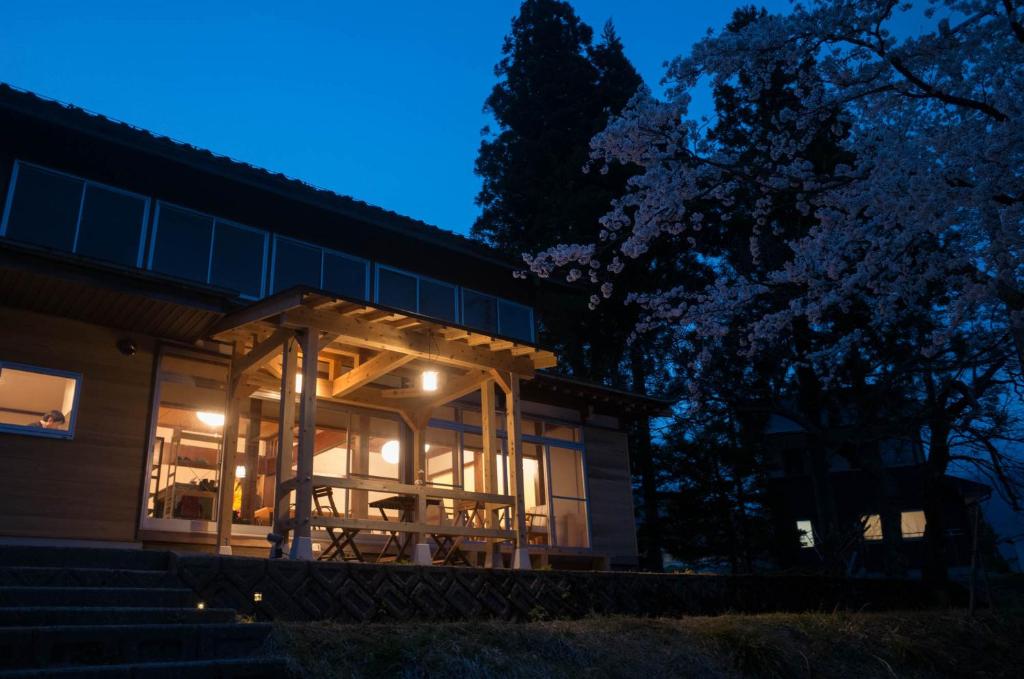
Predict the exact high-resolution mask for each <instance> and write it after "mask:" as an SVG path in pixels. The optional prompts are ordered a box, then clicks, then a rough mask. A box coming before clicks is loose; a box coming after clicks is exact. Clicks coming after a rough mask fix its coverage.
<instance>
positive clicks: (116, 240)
mask: <svg viewBox="0 0 1024 679" xmlns="http://www.w3.org/2000/svg"><path fill="white" fill-rule="evenodd" d="M145 220H146V199H145V198H143V197H142V196H136V195H134V194H131V193H125V192H124V191H115V190H113V189H108V188H104V187H102V186H97V185H95V184H87V185H86V187H85V197H84V198H83V200H82V217H81V220H80V221H79V224H78V242H77V244H76V246H75V252H76V253H77V254H80V255H84V256H86V257H92V258H94V259H101V260H104V261H107V262H113V263H114V264H121V265H122V266H132V267H135V266H139V264H140V263H141V262H140V253H141V252H142V238H143V224H144V223H145Z"/></svg>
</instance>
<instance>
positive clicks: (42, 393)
mask: <svg viewBox="0 0 1024 679" xmlns="http://www.w3.org/2000/svg"><path fill="white" fill-rule="evenodd" d="M81 381H82V377H81V375H78V374H76V373H67V372H62V371H56V370H47V369H45V368H34V367H31V366H25V365H20V364H17V363H7V362H3V361H0V432H12V433H17V434H30V435H33V436H50V437H55V438H71V437H72V436H73V435H74V433H75V414H76V412H77V410H78V397H79V391H80V386H81Z"/></svg>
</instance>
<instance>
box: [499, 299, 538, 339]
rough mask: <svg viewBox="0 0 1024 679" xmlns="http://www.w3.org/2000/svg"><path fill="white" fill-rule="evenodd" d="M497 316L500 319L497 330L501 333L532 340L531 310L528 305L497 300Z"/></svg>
mask: <svg viewBox="0 0 1024 679" xmlns="http://www.w3.org/2000/svg"><path fill="white" fill-rule="evenodd" d="M498 318H499V319H501V327H500V328H499V329H498V332H499V333H501V334H502V335H505V336H506V337H514V338H515V339H521V340H526V341H528V342H532V341H533V310H532V309H530V307H528V306H523V305H522V304H516V303H515V302H509V301H507V300H504V299H502V300H498Z"/></svg>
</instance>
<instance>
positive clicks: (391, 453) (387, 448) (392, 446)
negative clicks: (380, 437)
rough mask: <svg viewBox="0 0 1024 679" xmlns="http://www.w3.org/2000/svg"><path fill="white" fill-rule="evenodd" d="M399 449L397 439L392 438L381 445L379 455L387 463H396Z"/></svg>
mask: <svg viewBox="0 0 1024 679" xmlns="http://www.w3.org/2000/svg"><path fill="white" fill-rule="evenodd" d="M400 451H401V447H400V446H399V444H398V441H396V440H395V439H392V440H390V441H388V442H387V443H385V444H384V445H383V446H381V449H380V455H381V457H383V458H384V461H385V462H387V463H388V464H398V454H399V452H400Z"/></svg>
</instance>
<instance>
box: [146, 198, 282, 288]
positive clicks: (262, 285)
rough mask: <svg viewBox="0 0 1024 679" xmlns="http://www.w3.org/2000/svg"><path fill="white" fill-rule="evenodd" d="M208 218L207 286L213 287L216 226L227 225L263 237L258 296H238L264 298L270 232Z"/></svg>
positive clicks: (217, 218) (224, 220)
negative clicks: (208, 257)
mask: <svg viewBox="0 0 1024 679" xmlns="http://www.w3.org/2000/svg"><path fill="white" fill-rule="evenodd" d="M200 214H201V213H200ZM210 216H211V217H213V231H212V232H211V233H210V262H209V265H208V266H207V267H206V284H207V285H213V283H211V282H210V279H211V278H212V277H213V253H214V249H215V248H216V247H217V226H218V225H219V224H221V223H223V224H225V225H227V226H229V227H231V228H233V229H241V230H242V231H251V232H253V233H258V234H262V235H263V261H262V262H260V292H259V296H257V297H253V296H251V295H247V294H245V293H243V292H239V293H238V294H239V296H240V297H242V298H243V299H250V300H257V299H263V298H264V297H266V296H267V285H268V283H267V258H268V257H269V252H268V251H269V250H270V247H269V246H270V232H269V231H267V230H266V229H260V228H257V227H255V226H249V225H248V224H240V223H238V222H236V221H234V220H231V219H221V218H220V217H215V216H213V215H210ZM155 234H156V231H155V230H154V238H153V240H154V241H156V237H155ZM215 287H220V286H215ZM228 289H230V288H228Z"/></svg>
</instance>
